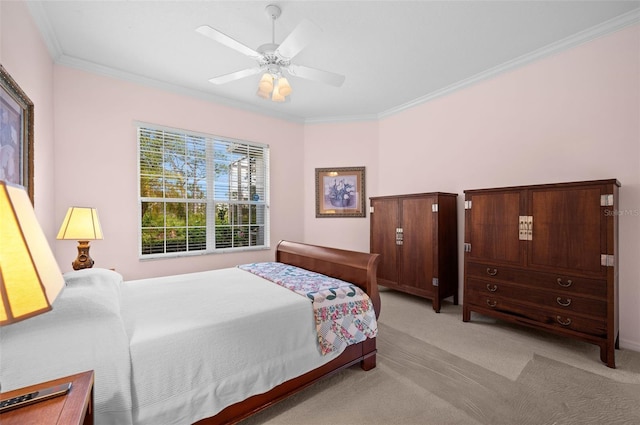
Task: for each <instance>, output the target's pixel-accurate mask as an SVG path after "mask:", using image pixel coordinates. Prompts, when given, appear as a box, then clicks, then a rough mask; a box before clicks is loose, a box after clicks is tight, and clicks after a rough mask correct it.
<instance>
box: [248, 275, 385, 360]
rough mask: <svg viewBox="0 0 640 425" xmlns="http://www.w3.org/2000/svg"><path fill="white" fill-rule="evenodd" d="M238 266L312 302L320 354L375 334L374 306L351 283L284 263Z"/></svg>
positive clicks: (339, 350)
mask: <svg viewBox="0 0 640 425" xmlns="http://www.w3.org/2000/svg"><path fill="white" fill-rule="evenodd" d="M238 267H239V268H241V269H242V270H246V271H248V272H251V273H253V274H255V275H258V276H260V277H262V278H264V279H267V280H270V281H272V282H274V283H277V284H278V285H280V286H283V287H285V288H287V289H290V290H291V291H293V292H296V293H298V294H300V295H302V296H305V297H307V298H309V299H310V300H311V302H312V304H313V312H314V318H315V323H316V329H317V331H318V343H319V345H320V352H321V353H322V354H323V355H324V354H328V353H331V352H334V351H337V352H341V351H342V350H343V349H344V347H346V346H348V345H351V344H356V343H358V342H361V341H364V340H365V339H367V338H374V337H375V336H376V335H377V333H378V324H377V322H376V315H375V312H374V310H373V303H372V302H371V299H370V298H369V296H368V295H367V294H366V293H365V292H364V291H363V290H362V289H360V288H359V287H358V286H356V285H354V284H351V283H348V282H345V281H342V280H340V279H336V278H333V277H329V276H325V275H322V274H320V273H315V272H312V271H309V270H305V269H301V268H299V267H295V266H291V265H288V264H284V263H277V262H264V263H251V264H243V265H240V266H238Z"/></svg>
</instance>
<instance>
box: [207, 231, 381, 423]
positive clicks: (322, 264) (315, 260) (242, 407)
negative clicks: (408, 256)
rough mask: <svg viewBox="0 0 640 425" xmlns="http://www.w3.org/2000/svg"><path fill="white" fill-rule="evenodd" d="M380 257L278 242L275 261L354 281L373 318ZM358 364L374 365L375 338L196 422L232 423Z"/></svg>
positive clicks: (366, 366) (376, 300)
mask: <svg viewBox="0 0 640 425" xmlns="http://www.w3.org/2000/svg"><path fill="white" fill-rule="evenodd" d="M379 260H380V258H379V255H378V254H368V253H364V252H356V251H347V250H343V249H335V248H327V247H321V246H315V245H307V244H302V243H297V242H289V241H280V243H279V244H278V246H277V248H276V261H278V262H281V263H286V264H290V265H293V266H298V267H301V268H304V269H307V270H312V271H315V272H318V273H322V274H325V275H327V276H332V277H335V278H338V279H341V280H345V281H347V282H351V283H355V284H356V285H358V286H359V287H360V288H362V289H363V290H364V291H365V292H366V293H367V294H368V295H369V297H370V298H371V300H372V301H373V306H374V309H375V311H376V317H378V316H379V315H380V294H379V293H378V284H377V281H376V272H377V268H378V262H379ZM357 363H360V365H361V367H362V369H364V370H370V369H373V368H374V367H376V340H375V338H374V339H367V340H366V341H363V342H361V343H359V344H355V345H350V346H349V347H347V348H346V349H345V350H344V351H343V352H342V354H340V356H338V357H336V358H335V359H333V360H332V361H330V362H329V363H327V364H325V365H323V366H321V367H319V368H317V369H314V370H312V371H310V372H307V373H305V374H304V375H301V376H299V377H297V378H293V379H291V380H289V381H286V382H283V383H282V384H280V385H278V386H277V387H275V388H273V389H272V390H270V391H268V392H266V393H264V394H258V395H255V396H253V397H249V398H248V399H246V400H244V401H241V402H239V403H236V404H233V405H231V406H229V407H227V408H225V409H224V410H222V411H221V412H220V413H218V414H217V415H215V416H212V417H210V418H206V419H202V420H201V421H198V422H196V424H197V425H218V424H233V423H236V422H239V421H241V420H242V419H245V418H247V417H249V416H251V415H253V414H255V413H257V412H259V411H261V410H263V409H265V408H267V407H269V406H271V405H273V404H275V403H277V402H278V401H280V400H283V399H284V398H286V397H288V396H290V395H292V394H295V393H297V392H298V391H300V390H302V389H304V388H306V387H308V386H309V385H311V384H313V383H314V382H316V381H318V380H320V379H322V378H325V377H327V376H330V375H333V374H334V373H336V372H338V371H340V370H342V369H345V368H348V367H350V366H353V365H355V364H357Z"/></svg>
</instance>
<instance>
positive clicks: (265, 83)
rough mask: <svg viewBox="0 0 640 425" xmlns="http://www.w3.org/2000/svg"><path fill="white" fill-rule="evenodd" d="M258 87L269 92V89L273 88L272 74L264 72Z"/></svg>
mask: <svg viewBox="0 0 640 425" xmlns="http://www.w3.org/2000/svg"><path fill="white" fill-rule="evenodd" d="M258 87H259V88H260V91H263V92H267V93H271V90H273V75H271V74H269V73H268V72H267V73H265V74H264V75H263V76H262V78H261V79H260V84H259V85H258Z"/></svg>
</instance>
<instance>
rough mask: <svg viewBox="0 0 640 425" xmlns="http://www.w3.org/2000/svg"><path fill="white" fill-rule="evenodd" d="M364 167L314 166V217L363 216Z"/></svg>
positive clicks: (364, 214) (364, 213)
mask: <svg viewBox="0 0 640 425" xmlns="http://www.w3.org/2000/svg"><path fill="white" fill-rule="evenodd" d="M365 188H366V186H365V167H342V168H316V217H365V216H366V209H365Z"/></svg>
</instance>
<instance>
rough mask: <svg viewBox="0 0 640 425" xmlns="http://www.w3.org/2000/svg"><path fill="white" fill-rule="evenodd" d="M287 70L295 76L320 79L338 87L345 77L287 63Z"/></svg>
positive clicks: (314, 79)
mask: <svg viewBox="0 0 640 425" xmlns="http://www.w3.org/2000/svg"><path fill="white" fill-rule="evenodd" d="M287 71H288V72H289V74H291V75H293V76H295V77H300V78H306V79H307V80H313V81H320V82H322V83H326V84H330V85H332V86H336V87H340V86H341V85H342V83H344V78H345V77H344V75H340V74H335V73H333V72H329V71H322V70H320V69H315V68H309V67H308V66H302V65H294V64H291V65H289V66H288V67H287Z"/></svg>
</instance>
